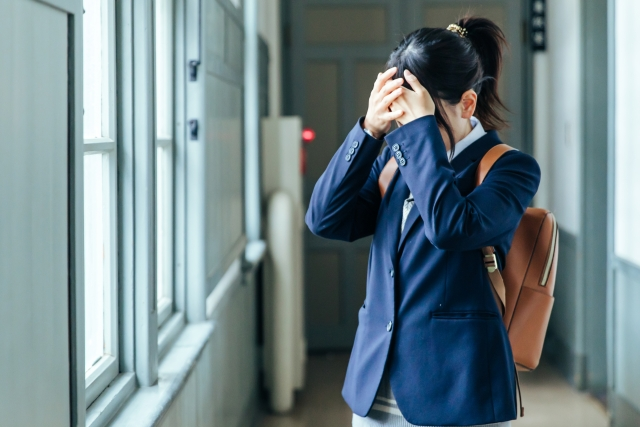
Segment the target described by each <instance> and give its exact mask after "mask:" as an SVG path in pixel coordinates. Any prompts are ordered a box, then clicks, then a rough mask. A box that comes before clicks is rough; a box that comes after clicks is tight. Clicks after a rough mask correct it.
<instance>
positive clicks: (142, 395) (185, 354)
mask: <svg viewBox="0 0 640 427" xmlns="http://www.w3.org/2000/svg"><path fill="white" fill-rule="evenodd" d="M212 332H213V323H211V322H204V323H197V324H191V325H188V326H186V327H185V328H184V330H183V331H182V333H181V334H180V336H179V337H178V339H177V340H176V342H175V344H174V345H173V346H171V348H170V350H169V351H168V352H167V354H166V356H165V357H164V358H163V359H162V361H161V362H160V366H159V367H158V378H159V379H158V382H157V383H156V385H154V386H152V387H143V388H139V389H138V390H136V391H135V393H133V396H131V398H130V399H128V401H127V402H126V403H125V405H124V407H123V408H122V410H120V411H119V412H118V414H116V416H115V418H114V419H113V420H112V421H111V424H110V426H112V427H119V426H121V427H124V426H136V427H146V426H153V425H155V423H156V422H157V421H158V420H159V419H160V418H162V416H163V415H164V414H165V413H166V412H167V410H168V409H169V407H170V406H171V403H172V402H173V401H174V400H175V398H176V396H177V395H178V393H180V390H182V387H183V386H184V384H185V383H186V381H187V378H188V377H189V374H190V373H191V371H192V370H193V369H194V367H195V366H196V362H197V360H198V359H199V357H200V355H201V354H202V351H203V349H204V347H205V345H206V344H207V342H208V341H209V338H210V337H211V333H212ZM129 375H132V376H133V374H129ZM116 381H117V379H116ZM101 398H102V396H101V397H100V398H98V400H97V401H96V404H97V403H98V402H99V401H100V400H101ZM89 409H90V411H89V412H91V411H92V410H93V407H92V408H89ZM115 409H116V410H117V408H115ZM89 419H91V418H90V414H89V413H88V414H87V420H89ZM106 419H107V420H108V417H106ZM99 425H103V424H95V425H90V424H89V423H87V426H88V427H89V426H90V427H98V426H99Z"/></svg>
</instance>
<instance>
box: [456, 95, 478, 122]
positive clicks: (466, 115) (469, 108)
mask: <svg viewBox="0 0 640 427" xmlns="http://www.w3.org/2000/svg"><path fill="white" fill-rule="evenodd" d="M476 105H478V94H477V93H476V91H475V90H473V89H469V90H468V91H466V92H465V93H463V94H462V98H460V106H461V108H462V115H461V116H462V118H463V119H470V118H471V116H473V113H475V111H476Z"/></svg>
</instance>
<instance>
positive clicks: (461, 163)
mask: <svg viewBox="0 0 640 427" xmlns="http://www.w3.org/2000/svg"><path fill="white" fill-rule="evenodd" d="M501 143H502V141H500V138H499V137H498V132H496V131H495V130H490V131H488V132H487V133H486V134H485V135H484V136H482V137H481V138H479V139H478V140H477V141H475V142H474V143H473V144H471V145H470V146H468V147H467V148H465V149H464V151H462V153H460V154H458V155H457V156H456V157H455V158H454V159H453V160H452V161H451V167H453V170H454V171H455V172H456V174H459V173H460V172H462V171H463V170H464V169H466V168H467V167H468V166H469V165H471V164H473V163H475V162H476V161H478V160H480V159H481V158H482V156H484V155H485V153H486V152H487V151H489V150H490V149H491V148H492V147H494V146H495V145H498V144H501Z"/></svg>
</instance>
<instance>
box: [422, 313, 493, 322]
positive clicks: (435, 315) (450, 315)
mask: <svg viewBox="0 0 640 427" xmlns="http://www.w3.org/2000/svg"><path fill="white" fill-rule="evenodd" d="M431 317H432V318H433V319H435V320H438V319H443V320H444V319H453V320H456V319H457V320H465V319H497V318H498V315H497V314H496V313H493V312H491V311H432V312H431Z"/></svg>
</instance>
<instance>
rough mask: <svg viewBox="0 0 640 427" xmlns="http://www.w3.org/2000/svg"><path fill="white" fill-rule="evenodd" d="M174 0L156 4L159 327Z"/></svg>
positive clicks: (167, 284)
mask: <svg viewBox="0 0 640 427" xmlns="http://www.w3.org/2000/svg"><path fill="white" fill-rule="evenodd" d="M173 55H174V49H173V0H157V1H156V123H157V131H156V136H157V149H156V250H157V253H156V268H157V271H156V295H157V298H158V325H162V323H163V322H164V321H165V320H166V319H167V318H168V317H169V315H170V314H171V313H172V311H173V268H172V267H173V250H172V248H173V215H172V213H173V64H174V59H173Z"/></svg>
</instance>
